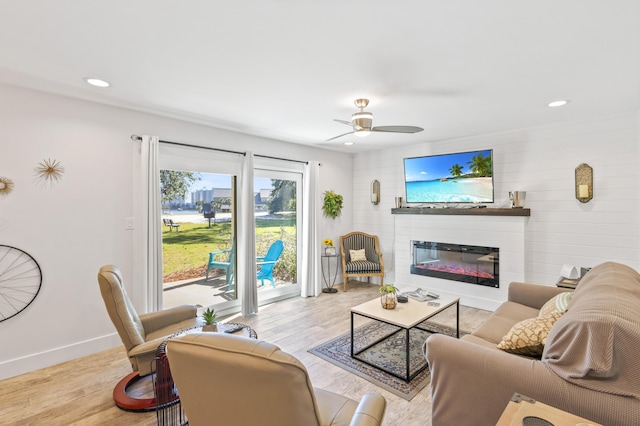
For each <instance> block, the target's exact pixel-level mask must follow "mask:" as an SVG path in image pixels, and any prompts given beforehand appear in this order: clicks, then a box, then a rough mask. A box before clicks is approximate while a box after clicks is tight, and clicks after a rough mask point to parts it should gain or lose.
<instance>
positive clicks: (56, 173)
mask: <svg viewBox="0 0 640 426" xmlns="http://www.w3.org/2000/svg"><path fill="white" fill-rule="evenodd" d="M33 171H34V172H35V178H36V180H37V181H38V182H39V183H42V184H45V185H53V184H55V183H58V182H60V180H62V175H63V174H64V166H63V165H62V163H60V162H59V161H58V160H51V159H46V160H43V161H42V162H41V163H38V167H36V168H35V169H34V170H33Z"/></svg>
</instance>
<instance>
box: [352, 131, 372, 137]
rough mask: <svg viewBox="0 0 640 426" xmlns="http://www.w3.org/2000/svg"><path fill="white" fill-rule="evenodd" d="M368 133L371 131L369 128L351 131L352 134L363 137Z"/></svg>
mask: <svg viewBox="0 0 640 426" xmlns="http://www.w3.org/2000/svg"><path fill="white" fill-rule="evenodd" d="M370 133H371V132H370V131H369V130H358V131H355V132H353V134H354V135H356V136H357V137H359V138H364V137H365V136H369V134H370Z"/></svg>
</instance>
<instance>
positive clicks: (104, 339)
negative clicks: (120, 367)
mask: <svg viewBox="0 0 640 426" xmlns="http://www.w3.org/2000/svg"><path fill="white" fill-rule="evenodd" d="M121 345H122V341H121V340H120V337H119V336H118V334H117V333H113V334H108V335H105V336H100V337H96V338H94V339H90V340H84V341H82V342H77V343H74V344H72V345H67V346H61V347H58V348H53V349H50V350H47V351H43V352H38V353H35V354H30V355H27V356H24V357H20V358H14V359H10V360H7V361H3V362H0V380H4V379H8V378H10V377H15V376H19V375H20V374H24V373H29V372H32V371H35V370H39V369H41V368H45V367H51V366H52V365H56V364H60V363H62V362H66V361H71V360H74V359H76V358H81V357H83V356H87V355H91V354H94V353H96V352H101V351H104V350H107V349H111V348H114V347H117V346H121Z"/></svg>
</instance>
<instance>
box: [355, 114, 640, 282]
mask: <svg viewBox="0 0 640 426" xmlns="http://www.w3.org/2000/svg"><path fill="white" fill-rule="evenodd" d="M638 117H639V115H638V114H637V113H635V112H634V113H630V114H628V115H623V116H613V117H599V118H597V119H592V120H588V121H581V122H571V123H565V124H562V125H553V126H541V127H536V128H527V129H518V130H514V131H509V132H501V133H496V134H489V135H480V136H474V137H468V138H463V139H456V140H448V141H440V142H430V143H419V144H415V145H409V146H402V147H398V148H396V149H386V150H381V151H372V152H366V153H361V154H357V155H355V157H354V170H353V176H354V181H353V187H354V190H353V194H354V195H353V196H354V227H355V229H357V230H361V231H364V232H369V233H373V234H377V235H378V236H379V237H380V243H381V246H382V250H383V254H384V259H385V266H386V269H387V274H386V275H387V276H386V278H385V281H386V282H394V280H395V278H396V274H395V270H394V257H395V247H394V241H395V239H394V235H395V229H394V226H395V222H394V215H391V208H392V207H393V202H394V197H396V196H404V181H403V162H402V160H403V158H404V157H414V156H420V155H431V154H443V153H451V152H461V151H470V150H475V149H487V148H492V149H493V150H494V151H493V154H494V183H495V202H496V204H499V203H506V202H507V194H508V192H509V191H516V190H520V191H526V192H527V200H526V207H528V208H530V209H531V217H530V218H529V220H528V221H527V223H526V225H525V256H524V258H525V274H524V278H525V280H527V281H529V282H537V283H542V284H546V285H554V284H555V282H556V281H557V279H558V276H559V272H560V268H561V266H562V265H563V264H565V263H568V264H572V265H576V266H589V267H590V266H595V265H597V264H599V263H602V262H605V261H609V260H612V261H617V262H620V263H624V264H627V265H629V266H631V267H633V268H636V269H639V266H640V245H639V238H638V237H639V234H640V231H639V220H638V213H639V212H638V205H639V200H640V194H639V186H638V182H639V181H640V161H639V154H638V143H639V140H638V128H639V121H640V120H639V118H638ZM418 135H419V134H418ZM398 139H399V140H400V139H402V140H403V141H406V135H399V136H398ZM362 143H365V142H364V141H363V142H362ZM580 163H588V164H589V165H590V166H591V167H593V169H594V181H595V182H594V199H593V200H592V201H591V202H589V203H586V204H583V203H580V202H578V201H577V200H576V199H575V195H574V181H575V180H574V170H575V168H576V167H577V166H578V165H579V164H580ZM373 179H378V180H379V181H380V184H381V190H380V193H381V202H380V204H379V205H378V206H373V205H371V203H370V202H369V187H370V183H371V181H372V180H373ZM395 220H401V218H400V217H398V218H396V219H395ZM469 220H472V219H471V218H470V219H469ZM396 267H398V268H401V269H404V268H408V267H409V266H408V265H397V266H396Z"/></svg>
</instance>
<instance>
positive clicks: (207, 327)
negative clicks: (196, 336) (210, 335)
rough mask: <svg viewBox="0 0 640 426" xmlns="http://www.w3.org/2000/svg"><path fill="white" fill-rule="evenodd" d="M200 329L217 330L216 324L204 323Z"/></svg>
mask: <svg viewBox="0 0 640 426" xmlns="http://www.w3.org/2000/svg"><path fill="white" fill-rule="evenodd" d="M202 331H210V332H217V331H218V324H206V325H203V326H202Z"/></svg>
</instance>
